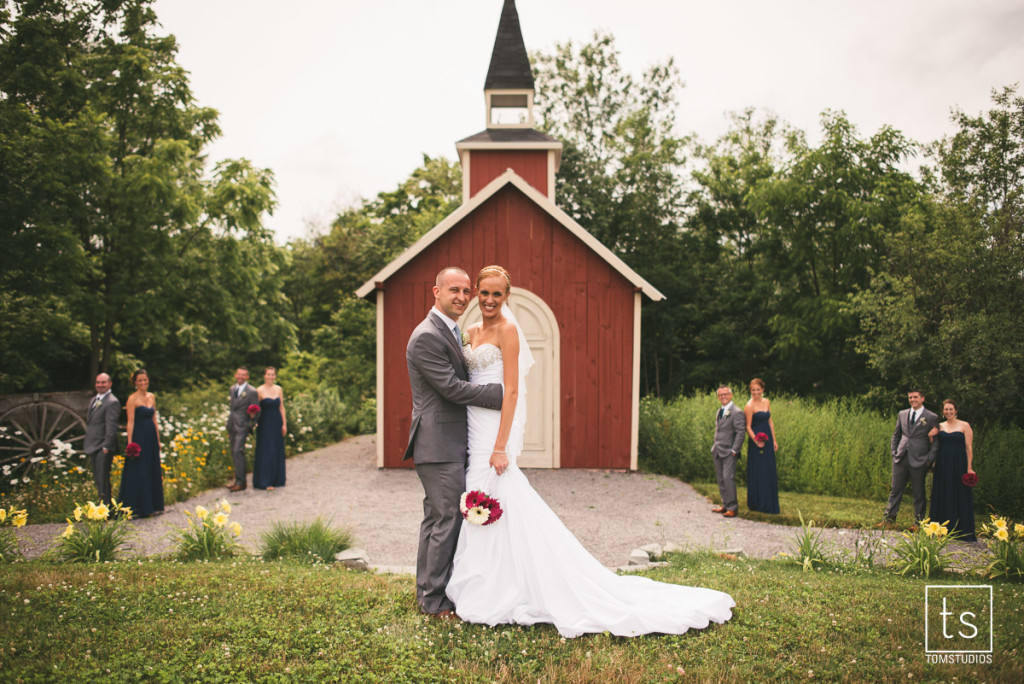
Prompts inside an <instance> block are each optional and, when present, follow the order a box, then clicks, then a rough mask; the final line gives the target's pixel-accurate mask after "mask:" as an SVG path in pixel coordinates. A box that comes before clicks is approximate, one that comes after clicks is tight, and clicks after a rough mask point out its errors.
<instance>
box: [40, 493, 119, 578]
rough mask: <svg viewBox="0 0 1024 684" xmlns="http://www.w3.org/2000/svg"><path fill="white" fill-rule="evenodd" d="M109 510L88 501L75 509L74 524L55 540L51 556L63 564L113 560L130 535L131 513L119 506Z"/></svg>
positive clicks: (101, 504) (117, 504)
mask: <svg viewBox="0 0 1024 684" xmlns="http://www.w3.org/2000/svg"><path fill="white" fill-rule="evenodd" d="M112 506H113V507H112V508H108V507H107V505H106V504H104V503H100V504H99V505H97V504H95V503H93V502H92V501H88V502H86V504H85V505H84V506H81V505H78V506H75V511H74V513H73V516H74V518H75V519H74V520H73V521H72V520H71V518H68V519H67V521H68V526H67V528H66V529H65V530H64V531H63V532H62V533H61V535H60V536H59V537H58V538H57V546H56V548H55V549H53V551H52V556H53V557H55V558H56V559H57V560H60V561H64V562H66V563H103V562H105V561H112V560H116V559H117V556H118V553H119V551H120V548H121V545H122V544H124V543H125V542H126V541H128V539H129V538H130V537H131V536H132V535H133V534H134V530H133V529H132V526H131V523H130V522H129V521H130V520H131V517H132V511H131V509H130V508H128V507H127V506H122V505H121V503H120V502H118V501H115V502H113V505H112Z"/></svg>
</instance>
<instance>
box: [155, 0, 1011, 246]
mask: <svg viewBox="0 0 1024 684" xmlns="http://www.w3.org/2000/svg"><path fill="white" fill-rule="evenodd" d="M501 6H502V0H294V1H293V2H289V3H285V2H281V1H280V0H157V2H156V3H155V8H156V11H157V15H158V17H159V19H160V22H161V23H162V25H163V27H164V29H165V30H166V31H167V32H168V33H172V34H174V35H175V36H176V37H177V38H178V42H179V45H180V52H179V63H180V64H181V65H182V66H183V67H184V68H185V69H187V70H188V71H189V72H191V82H192V87H193V91H194V93H195V96H196V98H197V100H198V101H199V103H200V104H201V105H203V106H208V107H213V108H215V109H217V110H218V111H219V112H220V125H221V127H222V129H223V131H224V133H223V136H222V137H221V138H220V139H219V140H218V141H217V142H216V143H214V144H213V145H212V146H211V148H210V149H209V152H210V158H211V160H212V161H217V160H221V159H225V158H235V157H246V158H249V159H251V160H252V161H253V162H254V163H255V164H257V165H259V166H261V167H269V168H271V169H272V170H273V171H274V173H275V174H276V178H277V188H276V190H277V196H278V201H279V206H278V208H277V210H276V211H275V213H274V216H273V217H272V218H271V219H270V225H271V226H272V227H273V228H274V230H275V231H276V233H277V236H278V240H279V241H281V242H284V241H286V240H288V239H290V238H293V237H300V236H303V235H305V234H306V231H307V226H308V225H314V226H323V225H326V224H327V223H328V222H329V221H330V219H331V218H332V217H333V216H334V214H335V213H337V211H338V210H339V209H341V208H343V207H345V206H349V205H352V204H354V203H356V202H358V201H359V199H360V198H364V197H373V196H374V195H376V194H377V193H378V192H380V191H382V190H391V189H394V187H395V186H396V185H397V184H398V183H399V182H401V181H402V180H404V179H405V178H406V177H407V176H408V175H409V174H410V173H411V172H412V171H413V170H414V169H416V167H418V166H419V165H420V163H421V161H422V155H423V154H424V153H425V154H429V155H431V156H445V157H448V158H450V159H455V157H456V155H455V141H457V140H460V139H462V138H464V137H466V136H469V135H472V134H474V133H477V132H479V131H480V130H482V129H483V128H484V123H485V122H484V103H483V82H484V77H485V75H486V73H487V66H488V62H489V61H490V55H491V48H492V46H493V43H494V35H495V32H496V30H497V26H498V18H499V15H500V12H501ZM516 6H517V8H518V10H519V18H520V22H521V25H522V30H523V39H524V42H525V43H526V48H527V50H529V51H535V50H550V49H551V48H552V47H553V46H554V44H555V43H556V42H565V41H568V40H572V41H575V42H582V41H587V40H589V39H590V37H591V36H592V34H593V32H594V30H595V29H602V30H606V31H609V32H611V33H612V34H613V35H614V36H615V39H616V44H617V46H618V48H619V50H620V51H621V54H622V57H621V60H622V64H623V66H624V67H625V68H626V69H627V70H629V71H631V72H633V73H636V74H639V73H640V71H642V70H643V69H644V68H645V67H646V66H648V65H650V64H652V63H655V62H661V61H664V60H665V59H666V58H668V57H673V58H674V59H675V61H676V65H677V66H678V68H679V70H680V72H681V75H682V78H683V80H684V81H685V82H686V87H685V88H684V89H683V90H682V91H681V93H680V109H679V116H678V122H679V131H678V132H679V133H680V134H687V133H696V134H697V135H698V136H700V137H701V138H702V139H704V140H706V141H711V140H713V139H715V138H716V137H718V136H719V135H721V134H722V133H723V132H725V130H726V129H727V127H728V119H727V114H728V113H729V112H732V111H740V110H742V109H744V108H746V107H756V108H760V109H769V110H771V111H773V112H775V113H776V114H778V115H779V116H780V117H781V118H782V119H783V120H785V121H786V122H787V123H789V124H791V125H793V126H795V127H797V128H801V129H803V130H804V131H806V132H807V133H808V134H809V138H810V140H811V141H815V140H816V131H817V128H818V121H819V115H820V113H821V112H822V111H823V110H824V109H826V108H831V109H842V110H844V111H846V113H847V115H848V116H849V117H850V119H851V121H852V122H853V123H854V124H855V125H857V127H858V128H859V130H860V132H861V134H862V135H865V136H868V135H870V134H872V133H874V132H875V131H876V130H877V129H878V128H879V127H880V126H881V125H883V124H890V125H892V126H894V127H896V128H897V129H899V130H901V131H903V133H905V134H906V135H908V136H909V137H911V138H913V139H914V140H918V141H922V142H927V141H932V140H935V139H937V138H939V137H941V136H942V135H944V134H947V133H949V132H950V131H951V130H952V128H951V125H950V123H949V113H950V109H951V107H953V106H959V107H961V108H962V109H964V110H965V111H967V112H968V113H972V114H976V113H978V112H981V111H983V110H985V109H988V108H989V98H990V92H991V90H992V88H1002V87H1003V86H1005V85H1010V84H1013V83H1019V82H1021V81H1024V2H1021V1H1019V0H717V1H714V2H711V1H709V0H703V1H701V2H694V1H691V0H629V1H626V0H518V1H517V3H516Z"/></svg>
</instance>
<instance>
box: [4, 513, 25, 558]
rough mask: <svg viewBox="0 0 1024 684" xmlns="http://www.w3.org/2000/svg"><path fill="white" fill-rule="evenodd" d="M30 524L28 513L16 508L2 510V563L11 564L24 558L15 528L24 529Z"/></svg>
mask: <svg viewBox="0 0 1024 684" xmlns="http://www.w3.org/2000/svg"><path fill="white" fill-rule="evenodd" d="M27 522H28V511H26V510H24V509H18V508H15V507H14V506H11V507H10V508H7V509H4V508H0V563H10V562H12V561H15V560H18V559H19V558H24V556H23V555H22V553H21V545H20V544H19V543H18V536H17V535H16V534H14V528H16V527H24V526H25V523H27Z"/></svg>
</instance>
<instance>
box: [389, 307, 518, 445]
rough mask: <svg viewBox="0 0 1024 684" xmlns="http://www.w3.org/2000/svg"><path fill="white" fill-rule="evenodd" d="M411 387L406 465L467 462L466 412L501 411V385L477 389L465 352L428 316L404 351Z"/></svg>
mask: <svg viewBox="0 0 1024 684" xmlns="http://www.w3.org/2000/svg"><path fill="white" fill-rule="evenodd" d="M405 361H406V364H407V365H408V366H409V385H410V386H411V387H412V425H411V426H410V427H409V446H408V447H406V449H405V455H404V456H402V460H403V461H404V460H406V459H409V458H411V459H413V462H414V463H451V462H465V460H466V456H467V450H468V447H467V436H466V429H467V426H466V406H481V407H483V408H489V409H495V410H497V409H500V408H501V397H502V389H501V385H500V384H497V383H491V384H488V385H474V384H473V383H470V382H468V381H467V380H468V378H469V374H468V372H467V370H466V361H465V359H463V357H462V349H461V348H460V347H459V346H458V345H457V344H456V343H455V336H454V335H453V334H452V332H451V331H450V330H449V329H448V328H447V327H445V324H444V323H443V322H442V321H441V319H440V318H438V317H437V316H435V315H433V314H427V317H426V318H425V319H423V322H422V323H420V324H419V325H418V326H416V329H415V330H413V331H412V336H411V337H409V345H408V346H407V347H406V350H405Z"/></svg>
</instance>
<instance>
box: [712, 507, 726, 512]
mask: <svg viewBox="0 0 1024 684" xmlns="http://www.w3.org/2000/svg"><path fill="white" fill-rule="evenodd" d="M711 512H712V513H725V506H715V507H714V508H712V509H711Z"/></svg>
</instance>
